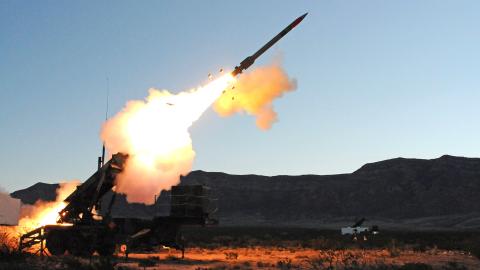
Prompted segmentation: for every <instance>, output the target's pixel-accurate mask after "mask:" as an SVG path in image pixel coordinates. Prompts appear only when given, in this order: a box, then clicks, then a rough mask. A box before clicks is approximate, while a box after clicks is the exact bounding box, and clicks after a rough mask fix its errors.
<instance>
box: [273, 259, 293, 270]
mask: <svg viewBox="0 0 480 270" xmlns="http://www.w3.org/2000/svg"><path fill="white" fill-rule="evenodd" d="M277 268H278V269H282V270H288V269H292V268H293V264H292V260H291V259H290V258H285V259H283V260H279V261H278V262H277Z"/></svg>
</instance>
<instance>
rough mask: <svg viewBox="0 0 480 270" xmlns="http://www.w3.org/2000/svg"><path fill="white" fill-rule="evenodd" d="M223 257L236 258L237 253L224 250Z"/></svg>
mask: <svg viewBox="0 0 480 270" xmlns="http://www.w3.org/2000/svg"><path fill="white" fill-rule="evenodd" d="M225 259H227V260H236V259H238V253H236V252H231V251H230V252H225Z"/></svg>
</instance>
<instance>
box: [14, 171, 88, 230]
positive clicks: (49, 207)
mask: <svg viewBox="0 0 480 270" xmlns="http://www.w3.org/2000/svg"><path fill="white" fill-rule="evenodd" d="M79 184H80V181H78V180H73V181H69V182H63V183H60V186H59V187H58V188H57V190H56V192H57V197H56V199H55V201H54V202H44V201H37V202H35V204H34V205H23V206H22V210H21V214H20V216H21V218H20V221H19V223H18V225H19V227H20V228H21V229H22V230H25V231H30V230H32V229H34V228H37V227H40V226H45V225H49V224H56V223H57V219H58V213H59V212H60V211H61V210H62V209H63V208H64V207H65V206H66V203H65V202H64V200H65V199H66V198H67V197H68V195H70V194H71V193H72V192H73V191H74V190H75V188H76V187H77V186H78V185H79Z"/></svg>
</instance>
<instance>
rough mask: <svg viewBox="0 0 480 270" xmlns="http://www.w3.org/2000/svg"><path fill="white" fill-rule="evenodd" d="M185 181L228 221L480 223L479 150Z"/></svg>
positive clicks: (119, 206) (122, 207) (199, 174)
mask: <svg viewBox="0 0 480 270" xmlns="http://www.w3.org/2000/svg"><path fill="white" fill-rule="evenodd" d="M182 184H204V185H207V186H209V187H211V188H212V197H214V198H217V199H218V200H217V201H216V205H217V206H218V212H217V213H216V215H217V216H218V218H219V219H220V222H221V223H222V224H225V225H282V226H308V227H312V226H315V227H317V226H324V227H338V226H341V225H349V223H351V222H352V221H353V220H354V219H355V218H357V217H366V218H367V219H369V220H370V222H372V223H377V224H379V225H380V226H388V227H409V228H417V229H422V228H441V229H469V228H480V199H479V198H480V159H479V158H463V157H453V156H442V157H440V158H437V159H432V160H422V159H405V158H396V159H391V160H385V161H380V162H375V163H369V164H366V165H364V166H363V167H361V168H360V169H358V170H357V171H355V172H353V173H351V174H341V175H327V176H321V175H301V176H283V175H281V176H273V177H267V176H259V175H230V174H225V173H216V172H203V171H194V172H192V173H190V174H189V175H188V176H186V177H184V178H183V180H182ZM37 185H38V184H37ZM37 185H34V186H32V187H30V188H28V189H26V190H23V191H18V192H14V193H13V194H12V195H13V197H17V198H20V199H22V200H23V201H24V202H28V203H29V202H31V200H28V201H27V200H25V199H24V198H32V197H33V196H31V195H30V193H35V192H36V191H35V188H34V187H35V186H37ZM26 191H29V192H26ZM48 196H51V193H49V194H48ZM163 201H164V200H163ZM129 207H130V208H131V207H132V205H130V206H129V205H128V204H127V203H126V202H125V201H124V199H121V200H119V201H118V202H117V203H116V206H115V211H116V212H117V213H120V212H121V215H123V216H125V215H129V214H133V213H135V212H137V213H143V215H148V214H151V213H153V212H154V211H155V210H154V208H152V207H150V208H145V207H143V206H139V205H136V206H135V207H134V208H135V209H136V210H135V211H133V210H132V211H126V209H127V208H129ZM152 211H153V212H152Z"/></svg>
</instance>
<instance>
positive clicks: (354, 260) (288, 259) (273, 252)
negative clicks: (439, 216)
mask: <svg viewBox="0 0 480 270" xmlns="http://www.w3.org/2000/svg"><path fill="white" fill-rule="evenodd" d="M177 258H180V254H179V253H177V252H162V253H156V254H130V258H129V262H122V260H120V261H119V262H118V264H117V266H116V267H128V268H131V269H138V268H140V269H143V265H149V267H147V266H145V267H146V269H192V270H193V269H329V268H328V267H334V268H333V269H343V268H348V269H369V267H373V269H376V268H380V267H382V266H398V267H401V266H403V265H405V264H411V265H415V264H426V265H430V266H432V267H433V269H445V267H452V265H457V266H458V269H461V267H462V266H464V267H466V268H467V269H480V260H478V259H477V258H475V257H473V256H472V255H470V254H468V253H465V252H452V251H444V250H429V251H426V252H414V251H399V252H398V253H396V254H392V253H391V252H390V251H388V250H386V249H383V250H380V249H379V250H337V251H333V250H327V251H319V250H313V249H304V248H265V247H252V248H220V249H216V250H209V249H201V248H194V249H190V250H188V253H187V254H186V255H185V258H184V259H183V260H180V259H177ZM419 267H421V266H419ZM387 269H388V268H387ZM412 269H413V268H412ZM418 269H421V268H418ZM452 269H455V268H452Z"/></svg>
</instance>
